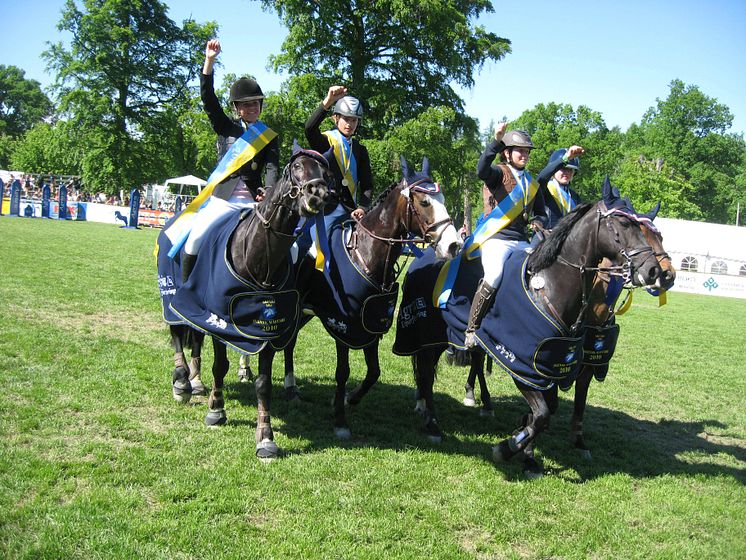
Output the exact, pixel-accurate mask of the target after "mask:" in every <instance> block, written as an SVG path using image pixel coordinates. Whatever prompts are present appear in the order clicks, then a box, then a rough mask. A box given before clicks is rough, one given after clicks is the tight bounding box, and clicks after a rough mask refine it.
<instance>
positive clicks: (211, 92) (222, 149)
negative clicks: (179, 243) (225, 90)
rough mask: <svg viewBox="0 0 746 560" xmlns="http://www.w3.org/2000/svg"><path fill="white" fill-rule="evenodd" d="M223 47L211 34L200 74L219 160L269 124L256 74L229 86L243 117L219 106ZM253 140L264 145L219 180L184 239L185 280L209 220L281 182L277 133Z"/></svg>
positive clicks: (245, 204)
mask: <svg viewBox="0 0 746 560" xmlns="http://www.w3.org/2000/svg"><path fill="white" fill-rule="evenodd" d="M220 51H221V48H220V41H218V40H216V39H211V40H209V41H208V42H207V45H206V46H205V63H204V66H203V67H202V73H201V74H200V97H201V98H202V104H203V105H204V108H205V113H207V117H208V118H209V119H210V124H211V125H212V129H213V130H214V131H215V132H216V133H217V134H218V142H217V148H218V160H219V161H220V159H221V158H222V157H223V156H224V155H225V154H226V153H227V152H228V150H230V148H231V146H232V145H233V144H234V142H236V140H237V139H238V138H239V137H241V136H242V135H243V134H244V133H245V132H247V131H249V130H252V131H253V130H257V131H258V128H257V125H261V126H262V127H263V126H264V125H263V123H261V121H259V115H261V112H262V105H263V100H264V93H263V92H262V88H260V87H259V84H257V83H256V81H255V80H253V79H251V78H240V79H239V80H237V81H236V82H235V83H234V84H233V85H232V86H231V89H230V97H229V101H230V103H231V105H232V106H233V108H234V110H235V112H236V114H237V115H238V118H233V119H232V118H230V117H228V116H227V115H226V114H225V112H224V111H223V109H222V107H221V106H220V102H219V101H218V98H217V96H216V95H215V86H214V76H213V66H214V65H215V59H216V58H217V56H218V54H220ZM254 145H255V147H256V148H257V149H259V151H258V153H256V154H255V155H254V157H253V158H252V159H251V160H249V161H248V162H246V163H245V164H244V165H243V166H242V167H241V168H240V169H238V170H237V171H236V172H235V173H234V174H232V175H231V176H230V177H229V178H228V179H227V180H225V181H224V182H222V183H221V184H219V185H217V186H216V187H215V190H214V191H213V193H212V195H211V197H210V200H209V203H208V204H207V205H206V206H205V207H203V208H202V209H201V210H200V211H199V212H198V213H197V216H196V218H195V220H194V224H193V227H192V231H191V233H190V234H189V238H188V239H187V241H186V243H185V244H184V254H183V256H182V261H181V266H182V276H183V280H186V278H187V277H188V276H189V272H190V271H191V270H192V268H193V267H194V263H195V261H196V258H197V257H196V255H197V252H198V251H199V247H200V245H201V244H202V240H203V239H204V237H205V234H206V232H207V231H208V229H209V228H210V226H211V225H212V224H214V223H215V222H217V221H218V220H220V219H221V218H222V217H223V216H225V215H227V214H230V213H232V212H235V211H240V210H242V209H244V208H252V207H253V206H254V205H255V204H256V203H257V202H259V201H261V200H262V198H263V197H264V189H268V188H271V187H273V186H274V185H275V183H276V182H277V175H278V169H279V163H280V150H279V143H278V140H277V137H276V135H275V136H274V137H273V138H272V139H271V140H270V141H269V142H268V143H263V142H262V141H261V138H260V139H259V142H258V143H257V144H254ZM262 173H264V182H262Z"/></svg>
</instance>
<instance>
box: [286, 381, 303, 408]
mask: <svg viewBox="0 0 746 560" xmlns="http://www.w3.org/2000/svg"><path fill="white" fill-rule="evenodd" d="M285 400H286V401H288V402H289V403H291V404H293V403H294V404H299V403H301V402H303V396H302V395H301V393H300V389H298V387H296V386H295V385H292V386H290V387H285Z"/></svg>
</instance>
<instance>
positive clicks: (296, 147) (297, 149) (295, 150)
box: [293, 138, 301, 155]
mask: <svg viewBox="0 0 746 560" xmlns="http://www.w3.org/2000/svg"><path fill="white" fill-rule="evenodd" d="M300 151H301V147H300V144H298V140H297V139H296V138H293V155H295V154H297V153H298V152H300Z"/></svg>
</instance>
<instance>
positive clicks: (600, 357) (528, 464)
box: [464, 187, 676, 472]
mask: <svg viewBox="0 0 746 560" xmlns="http://www.w3.org/2000/svg"><path fill="white" fill-rule="evenodd" d="M612 189H613V191H614V193H613V194H614V196H615V198H617V199H618V200H620V201H623V202H624V206H625V207H626V209H627V210H628V211H629V212H630V213H631V214H633V215H635V216H636V217H637V218H638V222H639V227H640V229H641V231H642V233H643V235H644V236H645V239H646V240H647V242H648V244H649V245H650V247H651V248H652V249H653V252H654V254H655V257H656V259H657V260H658V264H659V266H660V267H661V274H660V276H659V277H658V279H657V280H656V282H655V284H654V285H653V286H652V287H649V288H648V290H649V291H650V292H651V293H652V294H653V295H658V294H659V293H663V292H666V291H667V290H669V289H670V288H671V287H672V286H673V284H674V282H675V280H676V270H675V269H674V267H673V263H672V262H671V258H670V257H669V255H668V253H667V252H666V250H665V249H664V247H663V238H662V236H661V234H660V231H659V230H658V229H657V228H656V227H655V226H654V224H653V220H655V217H656V216H657V214H658V211H659V210H660V203H658V204H657V205H656V206H655V207H654V208H652V209H651V210H650V211H649V212H647V213H646V214H640V215H637V213H636V211H635V209H634V208H633V207H632V205H631V203H630V202H629V200H628V199H621V197H620V196H619V193H618V191H617V190H616V189H615V188H613V187H612ZM611 266H612V263H611V262H610V261H609V260H607V259H604V260H603V261H601V266H600V268H601V269H602V271H598V272H597V273H596V276H595V278H594V281H593V286H592V288H591V292H590V294H589V296H588V297H589V306H588V313H587V315H586V324H585V328H586V336H585V348H586V355H585V356H586V361H584V362H583V367H582V368H581V370H580V373H579V374H578V377H577V379H575V381H574V389H575V393H574V400H573V413H572V418H571V434H572V438H573V444H574V446H575V448H576V449H577V450H578V451H579V452H580V454H581V455H582V456H583V457H584V458H586V459H590V458H591V452H590V449H589V448H588V446H587V445H586V443H585V440H584V437H583V417H584V414H585V408H586V404H587V398H588V389H589V387H590V384H591V382H592V381H593V379H594V378H596V379H597V380H599V381H603V380H604V379H605V377H606V373H607V371H608V369H609V361H610V360H611V358H612V356H613V354H614V348H615V346H616V336H617V335H618V328H619V327H618V326H617V325H616V320H615V318H616V315H617V309H618V308H617V307H616V303H617V299H618V298H619V296H620V294H621V292H622V286H621V284H620V283H619V282H618V277H616V278H615V277H614V276H612V275H611V274H609V273H608V272H604V271H603V270H606V269H609V268H610V267H611ZM625 289H626V290H627V291H628V293H627V296H626V298H624V301H623V303H622V305H620V306H619V309H620V308H621V307H622V306H623V305H624V302H626V301H628V299H627V298H631V290H634V289H635V286H628V287H626V288H625ZM608 332H611V333H612V336H613V337H614V338H613V340H612V343H613V345H612V346H611V347H610V348H608V347H604V348H603V352H602V353H598V352H593V347H594V345H596V344H598V343H599V341H601V340H603V339H604V337H605V336H607V335H606V333H608ZM589 353H590V355H589ZM471 358H472V362H471V364H470V369H469V376H468V378H467V382H466V395H467V396H466V398H465V399H464V402H465V404H466V403H467V402H468V401H469V400H470V399H469V397H471V399H472V400H473V399H474V387H475V382H476V381H478V382H479V386H480V392H481V400H482V403H483V404H482V410H483V411H484V410H491V402H490V398H491V397H490V394H489V390H488V388H487V383H486V379H485V375H484V366H483V364H484V354H476V353H475V354H473V355H472V356H471ZM558 389H559V385H557V384H555V385H554V386H553V387H552V388H551V389H549V390H547V391H545V392H544V397H545V399H546V402H547V406H548V407H549V410H550V412H551V413H552V414H554V413H555V412H556V410H557V408H558V406H559V399H558ZM565 390H569V387H566V388H565ZM469 406H475V404H472V403H471V402H469ZM524 455H525V461H524V470H526V471H527V472H534V471H536V465H535V461H534V459H533V454H532V449H531V448H530V446H529V448H527V449H525V450H524Z"/></svg>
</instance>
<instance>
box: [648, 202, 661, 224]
mask: <svg viewBox="0 0 746 560" xmlns="http://www.w3.org/2000/svg"><path fill="white" fill-rule="evenodd" d="M660 209H661V203H660V201H658V203H657V204H656V205H655V206H653V207H652V208H651V209H650V210H648V213H647V214H644V216H645V217H647V218H650V221H651V222H652V221H653V220H655V217H656V216H657V215H658V212H659V211H660Z"/></svg>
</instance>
